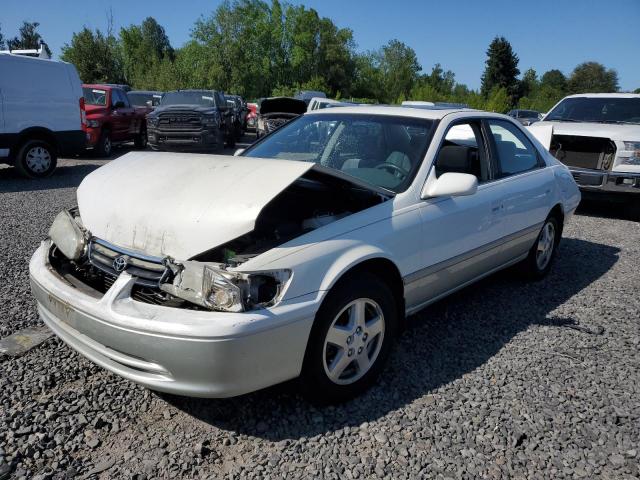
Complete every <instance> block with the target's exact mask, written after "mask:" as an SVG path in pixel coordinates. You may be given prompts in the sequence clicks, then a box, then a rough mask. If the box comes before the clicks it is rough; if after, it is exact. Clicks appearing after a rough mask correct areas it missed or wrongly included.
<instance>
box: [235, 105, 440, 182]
mask: <svg viewBox="0 0 640 480" xmlns="http://www.w3.org/2000/svg"><path fill="white" fill-rule="evenodd" d="M435 124H436V122H434V121H432V120H425V119H417V118H406V117H394V116H386V115H366V114H340V113H330V114H321V115H319V114H316V115H313V114H312V115H302V116H301V117H298V118H297V119H296V120H293V121H291V122H289V123H287V124H285V125H284V126H282V127H281V128H279V129H278V130H276V131H275V132H273V133H272V134H270V135H268V136H267V137H265V138H264V139H263V140H261V141H260V142H258V143H256V144H255V145H253V146H252V147H249V148H248V149H247V150H246V151H245V152H244V153H243V156H247V157H262V158H275V159H281V160H299V161H304V162H313V163H317V164H320V165H322V166H324V167H328V168H333V169H335V170H340V171H341V172H343V173H345V174H348V175H351V176H354V177H357V178H359V179H361V180H364V181H365V182H367V183H370V184H372V185H375V186H378V187H382V188H385V189H387V190H392V191H394V192H396V193H397V192H402V191H404V190H406V189H407V187H408V186H409V184H410V183H411V180H412V179H413V176H414V175H415V173H416V172H417V170H418V167H419V166H420V164H421V163H422V160H423V158H424V156H425V153H426V151H427V147H428V146H429V142H430V141H431V136H432V133H433V131H434V128H435Z"/></svg>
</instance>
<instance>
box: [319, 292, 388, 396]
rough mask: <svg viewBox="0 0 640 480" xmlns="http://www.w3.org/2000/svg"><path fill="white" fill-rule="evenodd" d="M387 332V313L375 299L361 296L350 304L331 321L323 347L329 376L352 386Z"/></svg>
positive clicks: (339, 383) (324, 362)
mask: <svg viewBox="0 0 640 480" xmlns="http://www.w3.org/2000/svg"><path fill="white" fill-rule="evenodd" d="M384 332H385V320H384V314H383V313H382V309H381V308H380V306H379V305H378V304H377V303H376V302H375V301H373V300H371V299H370V298H358V299H356V300H353V301H352V302H350V303H349V304H347V305H346V306H345V307H344V308H343V309H342V310H341V311H340V312H339V313H338V315H336V317H335V318H334V320H333V322H332V323H331V326H330V327H329V330H328V331H327V335H326V338H325V341H324V347H323V349H322V352H323V359H322V360H323V365H324V370H325V373H326V374H327V376H328V377H329V379H330V380H331V381H332V382H333V383H336V384H338V385H349V384H352V383H354V382H356V381H357V380H359V379H360V378H362V377H363V376H364V375H365V374H366V373H367V372H368V371H369V370H370V369H371V367H372V366H373V364H374V363H375V361H376V359H377V357H378V355H379V353H380V349H381V348H382V341H383V339H384Z"/></svg>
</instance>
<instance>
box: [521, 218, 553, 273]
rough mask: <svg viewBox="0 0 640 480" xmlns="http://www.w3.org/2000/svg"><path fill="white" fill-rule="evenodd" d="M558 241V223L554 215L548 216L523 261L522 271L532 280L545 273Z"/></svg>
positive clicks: (549, 266)
mask: <svg viewBox="0 0 640 480" xmlns="http://www.w3.org/2000/svg"><path fill="white" fill-rule="evenodd" d="M559 243H560V223H559V222H558V219H557V218H556V217H555V216H550V217H548V218H547V219H546V220H545V221H544V224H543V225H542V229H541V230H540V233H539V234H538V238H537V239H536V241H535V243H534V244H533V246H532V247H531V250H529V255H528V256H527V258H526V259H525V260H524V261H523V267H524V273H525V274H526V275H527V276H528V277H529V278H531V279H533V280H539V279H541V278H543V277H544V276H545V275H547V273H549V270H550V269H551V264H552V263H553V259H554V258H555V255H556V247H557V246H558V244H559Z"/></svg>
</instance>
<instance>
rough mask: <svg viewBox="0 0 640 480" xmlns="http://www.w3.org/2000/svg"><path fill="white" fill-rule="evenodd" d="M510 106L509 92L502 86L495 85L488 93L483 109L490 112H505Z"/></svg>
mask: <svg viewBox="0 0 640 480" xmlns="http://www.w3.org/2000/svg"><path fill="white" fill-rule="evenodd" d="M510 107H511V102H510V100H509V93H508V92H507V89H506V88H504V87H496V88H494V89H493V90H492V91H491V93H490V94H489V98H487V103H486V105H485V110H488V111H490V112H498V113H506V112H507V111H508V110H509V108H510Z"/></svg>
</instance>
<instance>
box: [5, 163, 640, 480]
mask: <svg viewBox="0 0 640 480" xmlns="http://www.w3.org/2000/svg"><path fill="white" fill-rule="evenodd" d="M102 163H104V162H102V161H95V160H81V161H63V162H61V168H60V169H59V170H58V172H57V173H56V175H55V176H54V177H52V178H50V179H47V180H44V181H27V180H23V179H20V178H18V177H17V176H16V175H15V173H14V172H13V171H12V169H0V205H2V208H1V209H0V259H1V260H2V263H1V264H0V337H5V336H7V335H9V334H11V333H13V332H15V331H17V330H20V329H22V328H25V327H29V326H35V325H38V324H39V323H40V322H39V320H38V317H37V314H36V309H35V304H34V301H33V300H32V298H31V296H30V294H29V286H28V274H27V261H28V259H29V257H30V255H31V253H32V252H33V251H34V249H35V248H36V246H37V245H38V243H39V241H40V239H42V238H43V237H44V236H45V234H46V231H47V229H48V227H49V225H50V223H51V221H52V219H53V217H54V216H55V214H57V212H58V211H60V210H61V209H62V208H65V207H71V206H72V205H74V204H75V189H76V187H77V185H78V184H79V182H80V181H81V180H82V178H83V177H84V176H85V175H86V174H87V173H89V172H90V171H92V170H93V169H95V168H97V167H98V166H99V165H100V164H102ZM607 211H608V210H607V209H606V208H595V207H590V208H587V209H583V210H582V212H581V213H580V214H579V215H577V216H576V217H575V218H574V219H573V220H572V222H571V223H570V224H569V225H568V226H567V228H566V230H565V239H564V240H563V243H562V245H561V248H560V251H559V256H558V258H557V262H556V264H555V265H554V268H553V270H552V273H551V275H549V277H548V278H546V279H545V280H543V281H541V282H539V283H533V284H529V283H524V282H523V281H522V280H520V278H519V277H518V276H517V275H516V274H515V273H514V272H512V271H507V272H503V273H499V274H497V275H494V276H492V277H491V278H489V279H487V280H484V281H482V282H481V283H479V284H477V285H476V286H474V287H472V288H468V289H465V290H463V291H461V292H459V293H457V294H455V295H454V296H452V297H450V298H448V299H446V300H444V301H442V302H439V303H438V304H436V305H433V306H432V307H429V308H428V309H427V310H424V311H423V312H421V313H420V314H419V315H416V316H414V317H413V318H412V320H413V321H412V322H411V325H410V327H409V329H408V330H407V331H406V332H405V333H404V335H403V336H402V338H401V339H400V340H399V342H398V343H397V346H396V349H395V352H394V354H393V357H392V360H391V362H390V365H389V367H388V368H387V369H386V371H385V373H384V374H383V376H382V379H381V381H380V383H379V384H378V385H377V386H376V387H375V388H373V389H372V390H371V391H370V392H368V393H367V394H366V395H364V396H362V397H360V398H358V399H356V400H353V401H351V402H349V403H347V404H345V405H341V406H335V407H329V408H323V409H318V408H315V407H313V406H311V405H309V404H308V403H306V402H305V401H304V400H303V399H301V398H300V397H299V396H298V395H297V393H296V389H295V385H294V383H293V382H291V383H288V384H284V385H279V386H277V387H273V388H270V389H267V390H264V391H261V392H257V393H254V394H250V395H246V396H243V397H239V398H235V399H229V400H197V399H185V398H179V397H172V396H167V395H159V394H156V393H152V392H150V391H147V390H145V389H143V388H141V387H139V386H136V385H135V384H133V383H130V382H128V381H126V380H123V379H121V378H119V377H117V376H115V375H112V374H111V373H108V372H106V371H104V370H102V369H101V368H99V367H96V366H94V365H92V364H91V363H89V362H88V361H86V360H84V359H83V358H82V357H81V356H79V355H78V354H76V353H74V352H73V351H72V350H70V349H69V348H67V347H66V346H64V345H63V344H62V343H61V342H60V341H58V340H56V339H55V338H52V339H50V340H49V341H47V342H45V343H44V344H42V345H40V346H39V347H36V348H35V349H33V350H31V351H29V352H28V353H26V354H25V355H24V356H22V357H19V358H10V357H4V358H0V418H2V419H3V420H2V421H1V422H0V479H1V478H3V472H5V475H7V473H6V472H11V473H10V474H9V475H10V476H11V477H12V478H57V479H61V478H73V477H77V478H105V479H106V478H138V479H143V478H149V479H150V478H173V477H186V478H191V477H196V478H204V477H206V478H211V477H226V478H232V477H233V478H238V477H267V476H268V477H270V478H336V479H337V478H349V479H350V478H371V477H388V478H425V477H426V478H439V479H446V478H477V477H484V478H523V479H525V478H526V479H528V478H638V477H639V476H640V466H639V460H640V456H639V455H638V448H639V445H638V443H639V442H638V440H639V438H640V387H639V385H640V355H639V354H638V350H639V348H640V319H639V317H640V315H639V308H640V295H638V292H639V291H640V271H639V269H638V267H639V266H640V262H639V260H638V258H639V257H640V241H639V240H640V224H638V223H636V222H633V221H630V220H626V219H624V218H620V217H618V218H612V217H610V216H609V217H607V216H606V215H604V214H605V213H607Z"/></svg>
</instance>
